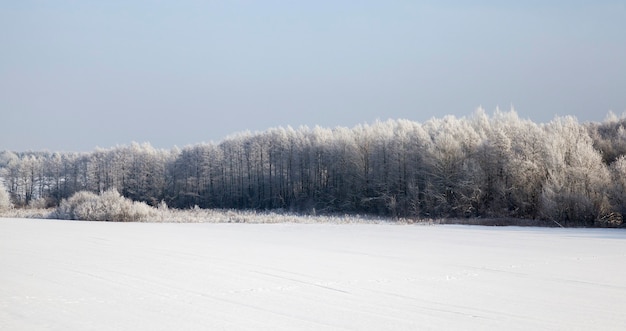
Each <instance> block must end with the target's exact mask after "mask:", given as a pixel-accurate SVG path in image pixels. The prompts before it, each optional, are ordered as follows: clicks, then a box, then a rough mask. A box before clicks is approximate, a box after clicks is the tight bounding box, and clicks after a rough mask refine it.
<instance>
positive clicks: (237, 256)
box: [0, 219, 626, 330]
mask: <svg viewBox="0 0 626 331" xmlns="http://www.w3.org/2000/svg"><path fill="white" fill-rule="evenodd" d="M625 262H626V232H625V231H623V230H616V229H611V230H607V229H534V228H487V227H466V226H415V225H413V226H410V225H364V224H359V225H333V224H317V225H316V224H263V225H259V224H171V223H165V224H158V223H108V222H76V221H56V220H23V219H0V329H1V330H430V329H434V330H591V329H595V330H620V329H623V327H624V325H626V314H625V313H624V307H625V306H626V263H625Z"/></svg>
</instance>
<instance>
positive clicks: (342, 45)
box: [0, 0, 626, 151]
mask: <svg viewBox="0 0 626 331" xmlns="http://www.w3.org/2000/svg"><path fill="white" fill-rule="evenodd" d="M0 31H1V32H0V45H1V46H0V150H13V151H26V150H48V151H91V150H93V149H94V148H96V147H104V148H107V147H112V146H116V145H123V144H129V143H131V142H140V143H141V142H149V143H151V144H152V145H153V146H155V147H158V148H171V147H174V146H178V147H183V146H186V145H190V144H197V143H201V142H210V141H214V142H219V141H220V140H222V139H224V138H225V137H226V136H228V135H230V134H233V133H237V132H241V131H246V130H249V131H252V132H255V131H263V130H266V129H268V128H271V127H277V126H292V127H294V128H297V127H300V126H303V125H306V126H309V127H314V126H316V125H320V126H323V127H336V126H345V127H353V126H355V125H358V124H362V123H371V122H374V121H375V120H377V119H379V120H386V119H389V118H392V119H400V118H402V119H409V120H414V121H418V122H425V121H427V120H429V119H431V118H433V117H443V116H445V115H455V116H458V117H461V116H471V114H472V113H473V112H474V111H475V110H476V108H478V107H483V108H484V109H485V110H486V111H487V112H488V113H491V112H493V111H494V110H495V109H496V107H499V108H500V109H501V110H508V109H510V108H511V107H512V106H513V107H514V108H515V110H516V111H517V112H518V114H519V115H520V117H522V118H527V119H531V120H533V121H535V122H538V123H546V122H549V121H551V120H552V119H554V117H555V116H557V115H559V116H564V115H573V116H576V117H577V118H578V120H579V121H580V122H587V121H602V120H604V119H605V117H606V115H607V114H608V112H609V111H612V112H614V113H616V114H622V113H624V112H626V33H624V31H626V3H625V2H624V1H611V0H599V1H579V0H573V1H555V0H547V1H535V0H531V1H510V2H507V1H486V0H485V1H472V2H470V1H452V0H444V1H395V0H388V1H368V0H364V1H346V0H333V1H326V0H316V1H286V0H285V1H275V0H266V1H243V0H229V1H208V0H207V1H187V0H182V1H158V0H156V1H132V0H130V1H89V0H82V1H67V0H58V1H31V0H24V1H6V0H0Z"/></svg>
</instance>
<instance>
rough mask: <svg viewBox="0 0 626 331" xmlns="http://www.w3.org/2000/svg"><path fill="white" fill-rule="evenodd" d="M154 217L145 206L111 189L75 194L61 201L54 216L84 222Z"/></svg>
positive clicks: (125, 220) (151, 209)
mask: <svg viewBox="0 0 626 331" xmlns="http://www.w3.org/2000/svg"><path fill="white" fill-rule="evenodd" d="M155 215H156V211H155V210H154V209H153V208H152V207H150V206H148V205H147V204H145V203H143V202H134V201H131V200H130V199H127V198H124V197H123V196H121V195H120V194H119V193H118V192H117V191H116V190H114V189H111V190H108V191H106V192H103V193H102V194H100V195H97V194H94V193H91V192H86V191H81V192H77V193H76V194H74V195H73V196H71V197H70V198H69V199H67V200H63V201H61V204H60V205H59V207H58V208H57V210H56V215H55V216H56V217H57V218H60V219H71V220H85V221H112V222H142V221H147V220H148V219H149V218H150V217H154V216H155Z"/></svg>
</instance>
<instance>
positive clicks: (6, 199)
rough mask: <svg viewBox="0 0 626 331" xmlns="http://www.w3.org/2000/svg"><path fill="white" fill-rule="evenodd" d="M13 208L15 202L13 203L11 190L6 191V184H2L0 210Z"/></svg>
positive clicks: (0, 187) (0, 188) (0, 186)
mask: <svg viewBox="0 0 626 331" xmlns="http://www.w3.org/2000/svg"><path fill="white" fill-rule="evenodd" d="M11 208H13V203H11V196H10V195H9V192H7V191H6V189H5V188H4V186H2V185H0V211H4V210H9V209H11Z"/></svg>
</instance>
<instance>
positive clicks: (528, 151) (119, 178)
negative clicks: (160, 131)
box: [0, 110, 626, 226]
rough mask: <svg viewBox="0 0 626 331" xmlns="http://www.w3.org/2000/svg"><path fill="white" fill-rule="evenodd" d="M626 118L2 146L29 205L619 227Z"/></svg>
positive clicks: (3, 164)
mask: <svg viewBox="0 0 626 331" xmlns="http://www.w3.org/2000/svg"><path fill="white" fill-rule="evenodd" d="M625 127H626V119H624V118H621V119H619V118H616V117H615V116H613V117H612V118H609V119H607V120H606V121H605V122H603V123H593V124H579V123H578V122H577V121H576V120H575V119H574V118H572V117H560V118H556V119H555V120H553V121H552V122H550V123H547V124H536V123H533V122H532V121H529V120H524V119H520V118H519V117H518V115H517V114H516V113H515V112H514V111H510V112H499V111H496V113H495V114H494V115H492V116H488V115H486V114H485V112H484V111H482V110H479V111H477V112H476V113H475V114H474V115H472V116H471V117H466V118H456V117H453V116H446V117H444V118H441V119H432V120H429V121H427V122H425V123H417V122H412V121H407V120H390V121H385V122H376V123H373V124H371V125H359V126H357V127H354V128H352V129H348V128H335V129H327V128H320V127H316V128H307V127H302V128H299V129H292V128H275V129H270V130H267V131H265V132H260V133H249V132H246V133H240V134H237V135H234V136H231V137H228V138H226V139H224V140H223V141H221V142H220V143H204V144H198V145H194V146H188V147H184V148H182V149H179V148H174V149H171V150H161V149H155V148H153V147H152V146H150V145H149V144H137V143H133V144H131V145H130V146H118V147H114V148H110V149H97V150H95V151H94V152H91V153H51V152H22V153H15V152H7V151H5V152H2V153H1V154H0V168H1V169H2V170H1V171H2V172H1V173H0V175H1V176H2V177H3V178H4V184H5V186H6V187H7V189H8V192H9V194H10V196H11V199H12V201H13V203H14V204H15V205H17V206H28V205H31V206H32V205H36V206H50V207H51V206H58V205H59V204H60V203H61V202H62V200H63V199H67V198H69V197H70V196H72V195H73V194H74V193H76V192H79V191H90V192H94V193H98V192H105V191H107V190H109V189H112V188H113V189H116V190H117V191H118V192H119V193H120V194H121V195H122V196H124V197H126V198H129V199H132V200H134V201H141V202H146V203H147V204H149V205H153V206H156V205H158V204H159V203H161V202H162V201H163V202H165V203H166V204H167V205H168V206H169V207H173V208H190V207H194V206H199V207H201V208H234V209H257V210H272V209H283V210H289V211H298V212H305V213H328V214H331V213H360V214H373V215H381V216H391V217H408V218H411V217H414V218H421V217H424V218H426V217H428V218H437V217H454V218H464V217H484V218H494V217H507V218H527V219H528V218H530V219H542V220H546V222H558V223H559V224H562V225H564V226H618V225H620V224H621V223H622V219H623V216H624V214H625V213H626V157H625V156H624V155H625V154H626V131H625Z"/></svg>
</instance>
